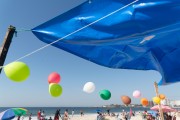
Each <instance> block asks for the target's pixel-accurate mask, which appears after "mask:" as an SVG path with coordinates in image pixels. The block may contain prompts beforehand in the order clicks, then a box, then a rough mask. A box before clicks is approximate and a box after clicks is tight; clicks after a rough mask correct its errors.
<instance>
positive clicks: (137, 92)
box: [133, 90, 141, 98]
mask: <svg viewBox="0 0 180 120" xmlns="http://www.w3.org/2000/svg"><path fill="white" fill-rule="evenodd" d="M133 97H135V98H140V97H141V92H140V91H139V90H135V91H134V92H133Z"/></svg>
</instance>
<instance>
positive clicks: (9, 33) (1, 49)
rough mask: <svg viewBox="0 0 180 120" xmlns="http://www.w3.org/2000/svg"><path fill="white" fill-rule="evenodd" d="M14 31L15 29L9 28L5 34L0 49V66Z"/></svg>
mask: <svg viewBox="0 0 180 120" xmlns="http://www.w3.org/2000/svg"><path fill="white" fill-rule="evenodd" d="M15 31H16V28H15V27H13V26H11V25H10V26H9V28H8V31H7V32H6V36H5V37H4V41H3V43H2V46H1V47H0V66H3V65H4V62H5V59H6V55H7V53H8V50H9V47H10V44H11V41H12V38H13V35H14V33H15ZM1 70H2V68H0V73H1Z"/></svg>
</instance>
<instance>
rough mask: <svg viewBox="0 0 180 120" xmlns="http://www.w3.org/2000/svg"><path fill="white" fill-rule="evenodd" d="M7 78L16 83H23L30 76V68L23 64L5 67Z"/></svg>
mask: <svg viewBox="0 0 180 120" xmlns="http://www.w3.org/2000/svg"><path fill="white" fill-rule="evenodd" d="M4 72H5V74H6V76H7V77H8V78H9V79H10V80H12V81H14V82H22V81H24V80H26V79H27V78H28V77H29V75H30V70H29V67H28V66H27V65H26V64H25V63H23V62H18V61H16V62H12V63H10V64H8V65H6V66H4Z"/></svg>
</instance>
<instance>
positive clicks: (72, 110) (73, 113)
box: [72, 109, 74, 117]
mask: <svg viewBox="0 0 180 120" xmlns="http://www.w3.org/2000/svg"><path fill="white" fill-rule="evenodd" d="M73 116H74V109H73V110H72V117H73Z"/></svg>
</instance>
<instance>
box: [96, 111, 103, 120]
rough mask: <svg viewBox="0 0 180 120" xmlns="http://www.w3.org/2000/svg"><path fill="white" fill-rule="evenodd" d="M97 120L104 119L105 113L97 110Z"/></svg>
mask: <svg viewBox="0 0 180 120" xmlns="http://www.w3.org/2000/svg"><path fill="white" fill-rule="evenodd" d="M97 114H98V115H97V120H103V115H102V114H101V113H100V112H97Z"/></svg>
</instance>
